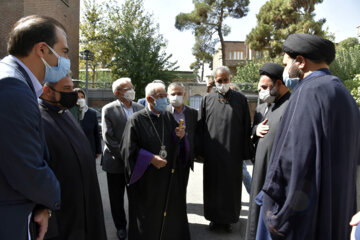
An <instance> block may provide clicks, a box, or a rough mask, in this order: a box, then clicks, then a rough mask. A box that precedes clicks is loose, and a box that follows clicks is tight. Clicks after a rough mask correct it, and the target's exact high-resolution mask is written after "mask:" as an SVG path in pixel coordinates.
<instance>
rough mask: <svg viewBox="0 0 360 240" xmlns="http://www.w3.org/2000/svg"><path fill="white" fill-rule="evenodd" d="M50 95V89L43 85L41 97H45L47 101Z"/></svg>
mask: <svg viewBox="0 0 360 240" xmlns="http://www.w3.org/2000/svg"><path fill="white" fill-rule="evenodd" d="M50 95H51V88H49V86H47V85H44V86H43V92H42V94H41V97H44V96H45V98H46V99H48V98H49V96H50Z"/></svg>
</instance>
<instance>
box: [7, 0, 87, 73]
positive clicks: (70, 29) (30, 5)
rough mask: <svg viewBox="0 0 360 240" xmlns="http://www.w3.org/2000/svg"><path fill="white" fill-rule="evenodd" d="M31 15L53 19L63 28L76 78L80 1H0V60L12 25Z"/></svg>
mask: <svg viewBox="0 0 360 240" xmlns="http://www.w3.org/2000/svg"><path fill="white" fill-rule="evenodd" d="M64 2H68V4H65V3H64ZM32 14H38V15H46V16H50V17H53V18H55V19H56V20H58V21H59V22H61V23H62V24H63V25H64V26H65V28H66V30H67V33H68V45H69V49H70V52H69V56H70V60H71V70H72V72H73V75H74V76H73V77H74V78H78V74H79V67H78V66H79V24H80V22H79V21H80V0H72V1H62V0H11V1H0V58H3V57H4V56H6V55H7V51H6V45H7V41H8V34H9V32H10V30H11V27H12V25H13V24H14V23H15V22H16V21H17V20H19V19H20V18H21V17H23V16H28V15H32Z"/></svg>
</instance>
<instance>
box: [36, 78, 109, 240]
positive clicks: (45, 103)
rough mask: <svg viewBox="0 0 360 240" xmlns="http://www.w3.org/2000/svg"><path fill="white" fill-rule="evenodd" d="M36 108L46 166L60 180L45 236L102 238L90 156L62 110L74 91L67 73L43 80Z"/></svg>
mask: <svg viewBox="0 0 360 240" xmlns="http://www.w3.org/2000/svg"><path fill="white" fill-rule="evenodd" d="M41 99H42V100H41V101H40V111H41V116H42V119H43V123H44V132H45V138H46V143H47V146H48V149H49V154H50V160H49V162H48V164H49V166H50V168H51V169H52V170H53V171H54V173H55V175H56V177H57V178H58V180H59V182H60V188H61V206H60V210H59V211H55V212H53V214H52V217H51V219H50V220H49V228H48V232H47V234H46V235H45V239H52V240H105V239H106V231H105V225H104V214H103V208H102V202H101V196H100V189H99V183H98V179H97V173H96V169H95V162H94V157H93V154H92V150H91V147H90V144H89V142H88V140H87V138H86V136H85V134H84V132H83V130H82V129H81V127H80V125H79V124H78V123H77V122H76V120H75V119H74V118H73V116H72V114H71V113H70V112H69V111H68V110H66V109H67V108H70V107H72V106H74V104H75V103H76V100H77V93H76V92H74V91H73V82H72V80H71V78H70V77H68V76H67V77H65V78H62V79H61V80H60V81H59V82H57V83H46V85H45V86H44V91H43V94H42V95H41Z"/></svg>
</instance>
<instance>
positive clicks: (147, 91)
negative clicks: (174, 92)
mask: <svg viewBox="0 0 360 240" xmlns="http://www.w3.org/2000/svg"><path fill="white" fill-rule="evenodd" d="M157 88H163V89H164V90H165V84H163V83H159V82H156V83H154V82H151V83H149V84H148V85H146V88H145V96H146V97H148V96H153V95H154V93H155V89H157Z"/></svg>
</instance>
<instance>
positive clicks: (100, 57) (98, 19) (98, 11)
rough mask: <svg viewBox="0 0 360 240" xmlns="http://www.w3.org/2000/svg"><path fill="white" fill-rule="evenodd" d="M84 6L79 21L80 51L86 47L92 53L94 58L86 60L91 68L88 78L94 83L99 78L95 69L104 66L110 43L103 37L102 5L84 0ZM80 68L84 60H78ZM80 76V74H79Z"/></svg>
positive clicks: (108, 54) (103, 17) (108, 58)
mask: <svg viewBox="0 0 360 240" xmlns="http://www.w3.org/2000/svg"><path fill="white" fill-rule="evenodd" d="M84 6H85V8H84V9H85V10H84V11H83V14H82V18H81V23H80V51H84V50H85V49H88V50H90V51H91V52H92V53H94V60H92V61H88V64H89V68H90V70H91V71H89V78H90V79H92V82H93V84H94V82H95V81H98V80H99V79H97V78H96V69H97V68H99V67H106V65H107V64H108V63H109V61H110V59H111V56H112V55H111V49H110V43H109V42H107V41H106V38H104V37H103V36H104V34H105V16H104V14H103V6H102V5H100V4H98V3H96V1H94V0H84ZM80 68H82V69H84V68H85V60H80ZM80 77H82V76H80V75H79V78H80ZM80 79H82V78H80ZM83 80H85V77H84V78H83Z"/></svg>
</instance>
